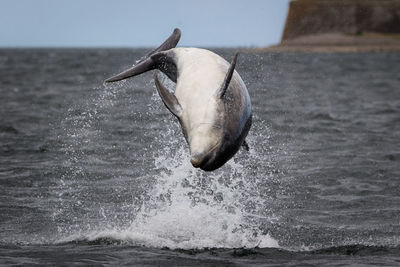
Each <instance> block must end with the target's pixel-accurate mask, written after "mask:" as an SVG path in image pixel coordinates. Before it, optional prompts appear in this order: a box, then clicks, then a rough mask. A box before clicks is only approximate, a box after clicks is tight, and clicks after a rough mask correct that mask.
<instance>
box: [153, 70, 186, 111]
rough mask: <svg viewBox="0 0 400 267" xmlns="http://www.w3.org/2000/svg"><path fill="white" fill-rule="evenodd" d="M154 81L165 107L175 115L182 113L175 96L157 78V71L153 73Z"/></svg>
mask: <svg viewBox="0 0 400 267" xmlns="http://www.w3.org/2000/svg"><path fill="white" fill-rule="evenodd" d="M154 81H155V83H156V87H157V92H158V94H159V95H160V97H161V99H162V101H163V102H164V105H165V106H166V107H167V109H168V110H169V111H171V113H172V114H174V115H175V116H176V117H178V118H179V117H180V116H181V114H182V107H181V105H180V104H179V102H178V99H177V98H176V96H175V95H174V94H172V93H171V92H170V91H168V89H167V88H165V87H164V85H163V84H162V83H161V82H160V80H159V79H158V75H157V73H154Z"/></svg>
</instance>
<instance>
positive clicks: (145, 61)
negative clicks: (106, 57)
mask: <svg viewBox="0 0 400 267" xmlns="http://www.w3.org/2000/svg"><path fill="white" fill-rule="evenodd" d="M180 38H181V31H180V30H179V29H178V28H176V29H175V30H174V32H173V33H172V34H171V36H169V37H168V39H167V40H165V41H164V42H163V43H162V44H161V45H160V46H159V47H157V48H156V49H154V50H152V51H150V52H149V53H147V54H146V55H145V56H144V57H143V58H142V59H141V60H139V63H138V64H137V65H136V66H133V67H132V68H130V69H127V70H125V71H123V72H121V73H119V74H117V75H115V76H113V77H111V78H108V79H107V80H105V82H106V83H110V82H117V81H121V80H124V79H126V78H129V77H133V76H136V75H139V74H142V73H143V72H146V71H149V70H153V69H155V68H157V67H159V66H158V65H159V62H158V61H157V57H152V56H153V55H155V54H157V53H159V52H162V51H165V50H169V49H171V48H174V47H175V46H176V45H177V44H178V42H179V39H180ZM155 59H156V60H155Z"/></svg>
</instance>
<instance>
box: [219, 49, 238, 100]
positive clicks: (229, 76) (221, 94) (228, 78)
mask: <svg viewBox="0 0 400 267" xmlns="http://www.w3.org/2000/svg"><path fill="white" fill-rule="evenodd" d="M238 55H239V52H236V53H235V56H234V57H233V59H232V62H231V65H230V66H229V69H228V72H227V73H226V76H225V79H224V82H223V83H222V86H221V88H220V89H219V90H218V92H217V94H218V96H219V98H223V97H224V95H225V93H226V90H227V89H228V87H229V83H230V82H231V79H232V76H233V72H234V70H235V66H236V60H237V57H238Z"/></svg>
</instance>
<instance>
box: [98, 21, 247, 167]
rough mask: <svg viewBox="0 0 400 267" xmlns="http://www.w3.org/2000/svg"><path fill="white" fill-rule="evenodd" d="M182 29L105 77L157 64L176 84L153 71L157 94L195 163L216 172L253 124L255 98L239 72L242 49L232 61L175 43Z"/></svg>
mask: <svg viewBox="0 0 400 267" xmlns="http://www.w3.org/2000/svg"><path fill="white" fill-rule="evenodd" d="M180 37H181V31H180V30H179V29H175V30H174V32H173V33H172V35H171V36H170V37H169V38H168V39H167V40H166V41H165V42H164V43H163V44H161V45H160V46H159V47H158V48H156V49H154V50H152V51H151V52H149V53H148V54H147V55H145V56H144V57H143V58H142V59H141V60H140V61H139V62H138V64H136V65H135V66H133V67H132V68H130V69H128V70H126V71H124V72H121V73H120V74H118V75H116V76H113V77H111V78H109V79H107V80H106V81H105V82H116V81H120V80H123V79H126V78H129V77H133V76H136V75H139V74H141V73H144V72H146V71H149V70H153V69H159V70H160V71H162V72H163V73H165V74H166V75H167V76H168V78H170V79H171V80H172V81H173V82H175V83H176V89H175V93H171V92H170V91H169V90H168V89H167V88H165V87H164V85H163V84H162V83H161V82H160V80H159V79H158V75H157V73H155V74H154V81H155V84H156V87H157V91H158V94H159V95H160V97H161V99H162V101H163V102H164V104H165V106H166V107H167V108H168V110H169V111H170V112H171V113H172V114H173V115H175V116H176V117H177V118H178V120H179V123H180V125H181V128H182V132H183V135H184V136H185V139H186V141H187V143H188V145H189V149H190V155H191V160H190V162H191V163H192V165H193V166H194V167H196V168H200V169H202V170H204V171H213V170H216V169H218V168H219V167H221V166H222V165H224V164H225V163H226V162H227V161H228V160H229V159H231V158H232V157H233V156H234V155H235V154H236V152H237V151H238V150H239V148H240V146H241V145H244V146H246V147H247V144H246V142H245V138H246V136H247V133H248V132H249V129H250V126H251V120H252V115H251V103H250V97H249V94H248V92H247V88H246V85H245V84H244V82H243V80H242V78H241V77H240V76H239V74H238V73H237V72H236V71H235V65H236V60H237V56H238V53H236V54H235V56H234V57H233V60H232V63H231V64H229V63H228V62H227V61H226V60H225V59H223V58H222V57H220V56H219V55H217V54H215V53H213V52H211V51H209V50H206V49H200V48H191V47H190V48H189V47H179V48H176V45H177V43H178V41H179V39H180Z"/></svg>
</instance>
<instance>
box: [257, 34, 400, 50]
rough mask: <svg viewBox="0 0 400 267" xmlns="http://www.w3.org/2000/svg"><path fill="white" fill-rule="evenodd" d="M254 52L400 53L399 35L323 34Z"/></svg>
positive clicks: (299, 38)
mask: <svg viewBox="0 0 400 267" xmlns="http://www.w3.org/2000/svg"><path fill="white" fill-rule="evenodd" d="M251 50H252V51H254V52H319V53H336V52H344V53H351V52H353V53H357V52H400V35H399V34H390V35H389V34H379V33H363V34H359V35H351V34H344V33H323V34H313V35H307V36H301V37H298V38H295V39H292V40H286V41H283V42H281V43H280V44H278V45H273V46H268V47H262V48H254V49H251Z"/></svg>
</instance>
